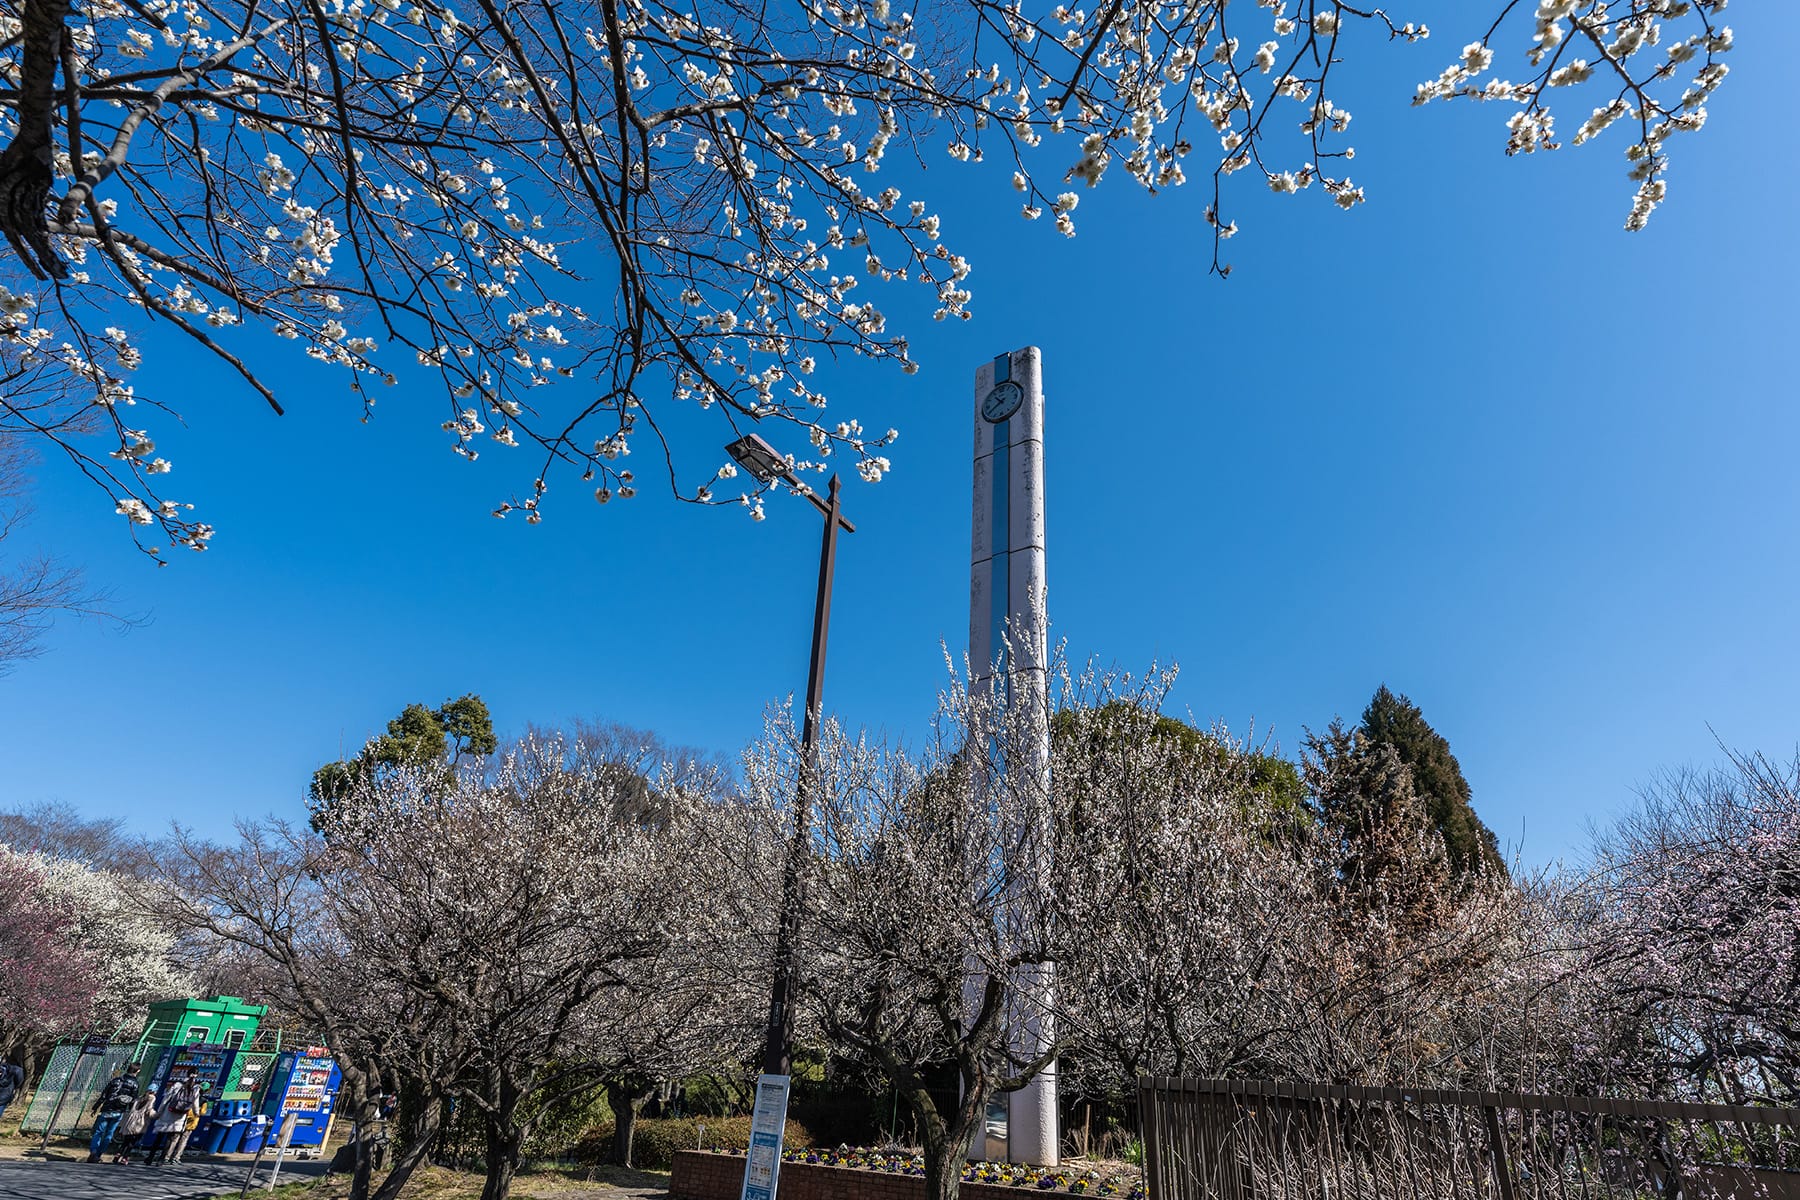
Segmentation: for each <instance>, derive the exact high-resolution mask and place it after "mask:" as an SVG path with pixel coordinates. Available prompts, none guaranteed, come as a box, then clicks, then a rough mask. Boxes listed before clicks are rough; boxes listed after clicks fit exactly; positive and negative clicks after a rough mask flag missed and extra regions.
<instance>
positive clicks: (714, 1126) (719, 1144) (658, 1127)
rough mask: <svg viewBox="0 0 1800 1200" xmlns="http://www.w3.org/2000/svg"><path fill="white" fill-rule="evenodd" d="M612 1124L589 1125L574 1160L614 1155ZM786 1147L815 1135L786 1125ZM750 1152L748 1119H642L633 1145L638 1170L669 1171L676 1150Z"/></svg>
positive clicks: (810, 1141) (806, 1141)
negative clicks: (641, 1168)
mask: <svg viewBox="0 0 1800 1200" xmlns="http://www.w3.org/2000/svg"><path fill="white" fill-rule="evenodd" d="M612 1136H613V1123H612V1122H611V1121H602V1122H600V1123H599V1124H596V1125H590V1126H589V1127H588V1128H587V1130H586V1131H585V1132H583V1133H582V1135H581V1137H580V1139H579V1140H577V1141H576V1143H575V1157H576V1158H578V1159H580V1160H581V1161H583V1162H600V1161H603V1160H604V1159H605V1158H606V1157H607V1156H608V1155H609V1154H611V1153H612ZM786 1139H787V1140H786V1145H788V1146H796V1147H807V1146H811V1145H812V1144H813V1136H812V1133H811V1132H810V1131H809V1130H808V1129H807V1128H806V1126H804V1125H802V1124H800V1122H798V1121H789V1122H788V1123H787V1133H786ZM749 1148H750V1118H749V1117H668V1118H661V1119H650V1118H643V1117H640V1118H639V1119H638V1123H637V1132H636V1134H635V1136H634V1137H633V1138H632V1142H631V1159H632V1163H633V1165H635V1166H639V1167H643V1168H646V1169H648V1170H653V1171H657V1170H659V1171H666V1170H668V1169H669V1168H670V1167H671V1166H673V1165H674V1163H675V1152H676V1151H677V1150H723V1151H726V1152H727V1153H731V1154H742V1153H743V1152H744V1151H745V1150H747V1149H749Z"/></svg>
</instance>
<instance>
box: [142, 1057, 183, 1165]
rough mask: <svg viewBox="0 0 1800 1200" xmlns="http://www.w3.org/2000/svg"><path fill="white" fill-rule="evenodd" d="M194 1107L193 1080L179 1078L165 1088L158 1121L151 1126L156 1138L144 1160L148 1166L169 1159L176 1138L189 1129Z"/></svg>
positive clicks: (158, 1111) (157, 1117) (157, 1116)
mask: <svg viewBox="0 0 1800 1200" xmlns="http://www.w3.org/2000/svg"><path fill="white" fill-rule="evenodd" d="M193 1107H194V1084H193V1082H192V1081H191V1080H187V1079H177V1080H176V1081H175V1082H174V1083H171V1084H170V1085H169V1086H168V1087H166V1088H164V1089H163V1095H162V1106H161V1107H160V1108H158V1109H157V1110H156V1121H155V1123H154V1124H152V1125H151V1126H150V1131H151V1132H152V1133H153V1134H155V1135H156V1140H155V1141H153V1142H152V1143H151V1144H150V1157H148V1158H146V1159H145V1160H144V1165H145V1166H146V1167H154V1166H155V1165H156V1164H157V1163H159V1162H167V1161H168V1160H169V1152H170V1150H172V1149H173V1148H174V1145H175V1139H176V1138H178V1137H180V1136H181V1135H182V1133H184V1132H185V1131H186V1130H187V1116H188V1111H189V1110H190V1109H192V1108H193Z"/></svg>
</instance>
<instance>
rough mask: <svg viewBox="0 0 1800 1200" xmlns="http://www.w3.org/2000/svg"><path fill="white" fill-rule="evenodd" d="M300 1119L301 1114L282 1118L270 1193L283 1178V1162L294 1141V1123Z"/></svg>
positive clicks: (270, 1176)
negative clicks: (289, 1146)
mask: <svg viewBox="0 0 1800 1200" xmlns="http://www.w3.org/2000/svg"><path fill="white" fill-rule="evenodd" d="M299 1119H300V1114H299V1113H289V1114H288V1115H287V1116H285V1117H283V1118H281V1133H280V1135H279V1136H278V1137H277V1138H276V1141H275V1169H274V1170H273V1171H270V1172H269V1187H268V1190H269V1191H271V1192H272V1191H274V1190H275V1181H276V1180H277V1179H279V1178H281V1160H282V1158H283V1157H285V1156H286V1154H287V1148H288V1143H289V1142H291V1141H292V1140H293V1139H294V1122H295V1121H297V1120H299Z"/></svg>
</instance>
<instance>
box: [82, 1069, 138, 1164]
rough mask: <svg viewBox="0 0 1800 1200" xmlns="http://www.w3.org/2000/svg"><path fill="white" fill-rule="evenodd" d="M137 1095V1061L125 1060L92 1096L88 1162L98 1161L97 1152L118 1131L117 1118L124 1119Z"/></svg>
mask: <svg viewBox="0 0 1800 1200" xmlns="http://www.w3.org/2000/svg"><path fill="white" fill-rule="evenodd" d="M137 1098H138V1065H137V1064H136V1063H127V1064H126V1066H125V1070H124V1071H122V1072H120V1073H119V1074H117V1075H114V1076H113V1077H112V1078H111V1079H109V1080H107V1081H106V1086H105V1087H103V1088H101V1089H100V1095H99V1096H98V1097H97V1098H96V1099H95V1100H94V1108H93V1111H94V1136H93V1138H92V1139H91V1140H90V1141H89V1142H88V1158H87V1160H88V1161H89V1162H91V1163H97V1162H99V1161H100V1152H101V1151H102V1150H105V1149H106V1147H107V1145H108V1144H109V1143H111V1142H112V1140H113V1135H114V1134H115V1133H117V1132H118V1131H119V1122H120V1121H123V1120H124V1119H125V1114H126V1113H128V1112H130V1111H131V1106H132V1105H133V1104H135V1103H136V1102H137Z"/></svg>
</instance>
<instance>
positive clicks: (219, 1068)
mask: <svg viewBox="0 0 1800 1200" xmlns="http://www.w3.org/2000/svg"><path fill="white" fill-rule="evenodd" d="M237 1053H238V1052H237V1047H235V1046H222V1045H219V1044H218V1043H216V1042H190V1043H188V1044H187V1045H185V1046H164V1047H163V1048H162V1051H161V1053H159V1054H158V1055H157V1058H156V1065H155V1066H153V1067H152V1068H151V1069H150V1079H149V1085H150V1086H151V1087H153V1088H155V1089H156V1092H157V1094H158V1095H161V1094H162V1092H163V1090H164V1089H165V1088H166V1087H167V1086H168V1085H169V1084H171V1083H173V1082H175V1081H176V1080H178V1079H182V1080H187V1081H190V1082H192V1083H197V1084H199V1085H200V1089H201V1091H200V1097H199V1101H200V1103H201V1104H202V1105H204V1104H206V1103H208V1102H210V1101H212V1100H216V1099H217V1098H218V1096H219V1088H220V1085H221V1084H222V1083H223V1082H224V1081H225V1080H226V1079H228V1078H229V1077H230V1075H231V1064H232V1063H233V1062H234V1061H235V1060H236V1059H237Z"/></svg>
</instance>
